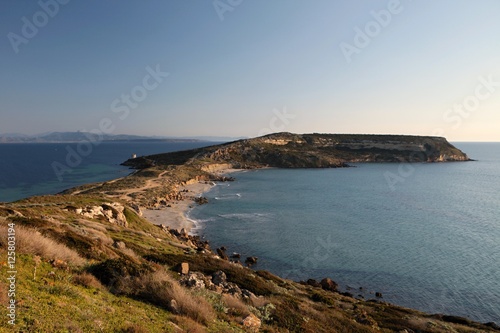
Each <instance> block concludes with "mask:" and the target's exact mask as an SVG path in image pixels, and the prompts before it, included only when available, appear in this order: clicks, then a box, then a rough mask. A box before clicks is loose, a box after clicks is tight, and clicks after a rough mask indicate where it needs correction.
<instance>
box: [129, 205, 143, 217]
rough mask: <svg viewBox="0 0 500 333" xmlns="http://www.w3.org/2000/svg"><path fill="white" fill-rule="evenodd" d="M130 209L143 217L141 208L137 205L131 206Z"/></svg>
mask: <svg viewBox="0 0 500 333" xmlns="http://www.w3.org/2000/svg"><path fill="white" fill-rule="evenodd" d="M130 208H132V209H133V210H134V211H135V212H136V213H137V215H139V216H142V209H141V206H139V205H136V204H131V205H130Z"/></svg>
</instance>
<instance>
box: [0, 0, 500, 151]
mask: <svg viewBox="0 0 500 333" xmlns="http://www.w3.org/2000/svg"><path fill="white" fill-rule="evenodd" d="M0 6H1V8H2V10H1V13H0V17H1V20H0V28H1V30H2V33H3V35H4V38H3V39H2V47H1V48H0V56H1V58H2V62H1V65H0V66H1V68H2V73H3V76H2V77H3V79H2V80H1V86H0V98H1V101H2V103H0V113H1V114H2V122H1V124H0V134H1V133H23V134H27V135H33V134H39V133H45V132H73V131H93V130H99V131H103V132H105V133H108V134H129V135H144V136H168V137H194V136H216V137H241V136H245V137H255V136H259V135H262V134H266V133H271V132H281V131H286V132H294V133H313V132H316V133H352V134H365V133H366V134H406V135H437V136H444V137H446V138H447V139H448V140H449V141H452V142H498V141H500V132H499V131H498V124H500V113H499V112H495V111H498V109H499V106H500V70H499V67H498V59H499V58H500V44H499V43H498V42H497V40H496V36H497V32H499V31H500V21H498V19H497V17H496V13H498V10H499V9H500V2H498V1H494V0H481V1H476V2H473V1H466V0H459V1H452V0H444V1H440V2H430V1H426V2H423V1H420V2H416V1H411V0H400V1H398V0H386V1H379V0H377V1H367V0H365V1H356V2H348V1H336V2H332V1H327V0H317V1H314V2H307V1H299V0H295V1H286V0H276V1H273V2H265V1H263V0H255V1H244V0H231V1H228V0H214V1H203V2H202V1H200V2H184V1H168V2H165V1H158V0H156V1H150V2H147V3H135V2H128V3H126V4H124V3H122V2H118V1H107V2H99V1H87V2H85V3H82V2H76V1H69V0H40V1H36V2H12V3H8V4H7V3H3V4H0Z"/></svg>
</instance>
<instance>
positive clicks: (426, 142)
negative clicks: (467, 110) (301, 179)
mask: <svg viewBox="0 0 500 333" xmlns="http://www.w3.org/2000/svg"><path fill="white" fill-rule="evenodd" d="M468 160H469V158H468V157H467V155H466V154H465V153H463V152H461V151H460V150H459V149H457V148H455V147H453V146H452V145H451V144H449V143H448V142H447V141H446V139H444V138H438V137H418V136H392V135H344V134H339V135H334V134H304V135H300V134H291V133H277V134H271V135H267V136H263V137H259V138H255V139H246V140H239V141H235V142H231V143H226V144H222V145H216V146H210V147H205V148H199V149H193V150H188V151H182V152H175V153H167V154H159V155H152V156H144V157H138V158H134V159H130V160H128V161H126V162H125V165H128V166H130V167H132V168H134V169H137V170H136V171H135V172H133V173H132V174H130V175H129V176H127V177H123V178H120V179H116V180H113V181H108V182H104V183H95V184H88V185H85V186H80V187H77V188H73V189H69V190H67V191H65V192H64V193H61V194H59V195H47V196H40V197H32V198H28V199H24V200H20V201H17V202H14V203H9V204H2V205H0V234H1V236H0V243H1V244H2V246H1V250H0V253H1V255H2V257H3V258H6V257H7V251H6V250H5V249H6V248H7V241H6V240H7V234H12V233H13V232H14V233H15V235H16V236H15V237H16V245H15V246H16V260H15V263H14V266H15V270H16V272H17V273H16V274H17V275H16V284H15V290H16V294H15V302H14V304H15V306H14V310H15V311H14V312H13V314H14V319H15V323H16V326H15V328H16V329H17V330H18V331H26V332H35V331H46V332H49V331H50V332H65V331H82V332H83V331H102V332H259V331H261V332H325V333H326V332H463V333H466V332H467V333H468V332H498V331H500V327H498V326H497V325H496V324H495V323H485V324H482V323H476V322H473V321H470V320H468V319H466V318H461V317H455V316H449V315H443V314H425V313H422V312H419V311H416V310H412V309H407V308H402V307H398V306H395V305H391V304H388V303H385V302H383V301H382V300H381V299H380V297H378V298H377V295H376V294H374V299H372V300H364V299H358V298H356V297H354V296H353V295H351V294H348V293H342V292H341V291H339V290H338V288H337V284H336V283H335V282H334V281H333V280H334V279H335V277H334V276H333V277H325V278H324V279H323V280H321V281H314V280H308V281H302V282H294V281H291V280H287V279H283V278H281V277H279V276H276V275H273V274H271V273H269V272H267V271H260V270H252V269H250V268H248V267H245V263H241V262H239V260H237V259H235V258H232V259H229V258H228V255H227V254H226V253H225V249H224V248H219V249H216V251H215V252H216V253H217V254H216V253H214V251H213V249H211V248H210V243H209V242H207V241H204V240H202V239H200V238H199V237H197V236H191V235H189V234H188V230H187V229H186V228H188V226H186V228H184V230H179V229H180V228H178V226H182V223H183V222H182V212H183V211H184V210H185V209H187V208H189V206H192V205H195V204H202V203H204V200H203V198H202V197H200V195H201V193H202V192H203V191H206V190H207V189H208V188H209V187H210V186H211V183H212V182H214V181H232V180H234V179H233V178H232V177H230V176H229V175H228V174H227V172H228V171H231V170H234V169H249V168H263V167H281V168H306V167H307V168H326V167H332V168H334V167H347V166H349V163H356V162H448V161H450V162H451V161H468ZM163 212H166V213H165V214H163ZM156 214H157V215H158V217H157V221H156V222H157V225H155V224H153V223H151V222H155V221H153V220H154V219H155V218H156V217H155V215H156ZM176 223H177V224H176ZM9 245H10V244H9ZM256 260H257V259H256V258H252V257H250V258H247V260H246V263H247V264H248V265H250V264H252V263H255V261H256ZM4 264H5V263H4ZM255 268H258V264H257V266H256V267H255ZM332 279H333V280H332ZM6 283H7V282H6V281H0V286H1V289H2V290H7V289H8V287H9V286H7V284H6ZM379 296H380V295H379ZM0 301H1V302H2V304H5V305H6V304H7V303H8V301H9V300H8V299H6V295H4V294H2V298H0ZM9 311H10V310H9ZM11 312H12V311H11ZM6 322H7V321H6V320H4V321H3V322H2V323H1V324H0V326H1V327H6V325H7V323H6Z"/></svg>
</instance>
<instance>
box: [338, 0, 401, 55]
mask: <svg viewBox="0 0 500 333" xmlns="http://www.w3.org/2000/svg"><path fill="white" fill-rule="evenodd" d="M408 1H411V0H408ZM403 9H404V7H403V5H402V4H401V1H400V0H389V2H388V3H387V7H386V9H381V10H379V11H375V10H372V11H370V16H371V17H372V18H373V20H371V21H368V22H367V23H366V24H365V25H364V27H363V28H360V27H359V26H355V27H354V33H355V34H354V38H353V40H352V43H346V42H342V43H340V44H339V47H340V51H341V52H342V54H343V56H344V58H345V60H346V61H347V63H351V62H352V60H353V59H352V57H353V55H354V54H360V53H361V51H362V50H363V49H364V48H366V47H367V46H368V45H370V43H371V42H372V40H373V39H374V38H376V37H377V36H379V35H380V34H381V33H382V31H383V29H385V28H387V27H388V26H389V25H390V24H391V22H392V19H393V17H394V16H395V15H398V14H400V13H401V12H402V11H403Z"/></svg>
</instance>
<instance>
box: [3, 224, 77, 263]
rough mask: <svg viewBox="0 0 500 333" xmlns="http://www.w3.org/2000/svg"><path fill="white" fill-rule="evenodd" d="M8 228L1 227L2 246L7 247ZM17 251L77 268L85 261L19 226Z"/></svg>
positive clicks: (16, 228)
mask: <svg viewBox="0 0 500 333" xmlns="http://www.w3.org/2000/svg"><path fill="white" fill-rule="evenodd" d="M7 230H8V228H7V226H6V225H1V226H0V245H1V246H2V247H4V248H5V247H6V245H7V244H6V243H5V242H6V241H7ZM15 232H16V250H17V252H18V253H26V254H33V255H39V256H41V257H43V258H45V259H54V260H56V259H59V260H63V261H66V262H68V263H69V264H73V265H76V266H80V265H83V264H84V263H85V260H84V259H83V258H82V257H80V255H79V254H78V253H77V252H75V251H73V250H72V249H70V248H68V247H67V246H65V245H63V244H60V243H58V242H56V241H54V240H52V239H50V238H47V237H45V236H43V235H42V234H40V233H39V232H38V231H36V230H33V229H30V228H26V227H23V226H19V225H17V226H16V227H15Z"/></svg>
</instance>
